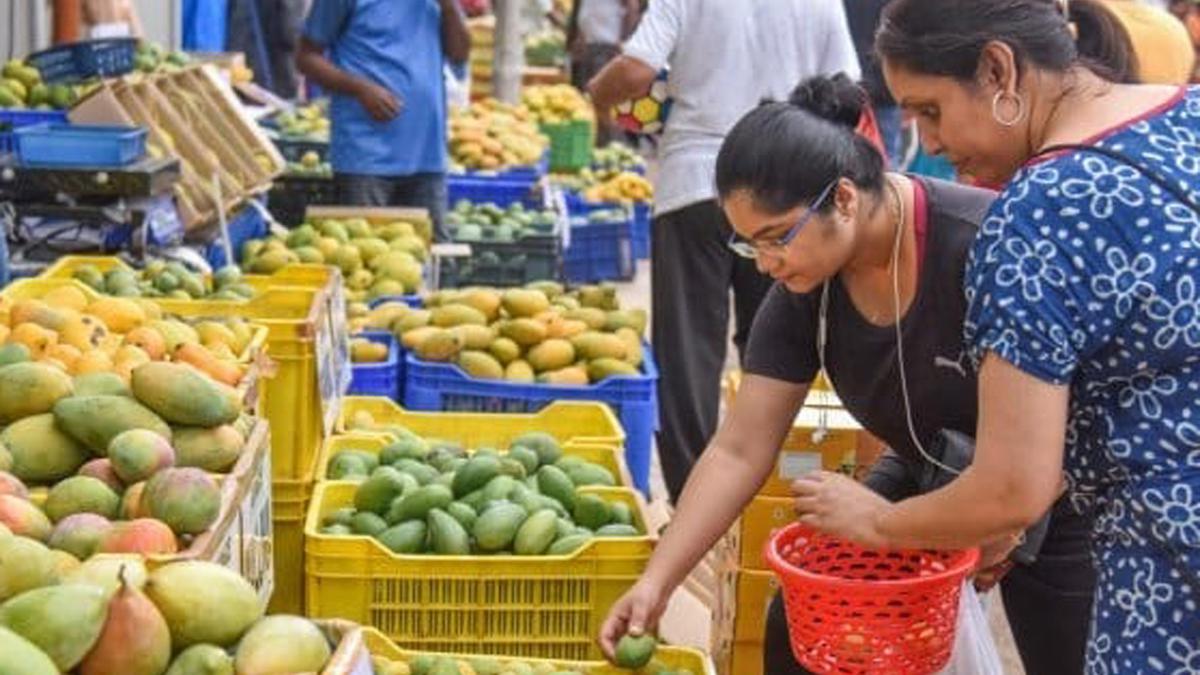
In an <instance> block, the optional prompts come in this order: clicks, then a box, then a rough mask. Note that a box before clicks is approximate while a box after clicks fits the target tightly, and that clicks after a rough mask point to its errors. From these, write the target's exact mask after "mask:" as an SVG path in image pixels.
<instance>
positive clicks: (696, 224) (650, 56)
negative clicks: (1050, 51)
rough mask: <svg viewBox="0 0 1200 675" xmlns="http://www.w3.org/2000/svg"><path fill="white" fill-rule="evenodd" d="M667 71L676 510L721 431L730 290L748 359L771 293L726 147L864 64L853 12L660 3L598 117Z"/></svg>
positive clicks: (667, 382) (664, 445)
mask: <svg viewBox="0 0 1200 675" xmlns="http://www.w3.org/2000/svg"><path fill="white" fill-rule="evenodd" d="M591 1H594V0H584V3H585V5H586V3H587V2H591ZM663 68H670V77H669V79H668V83H667V89H668V94H669V95H670V96H671V97H672V98H673V99H674V101H675V104H674V108H673V109H672V111H671V116H670V118H668V120H667V124H666V129H665V130H664V132H663V136H662V140H661V143H660V144H659V160H660V164H659V172H658V177H657V180H656V185H655V204H654V209H655V213H654V222H653V244H652V256H653V265H652V268H651V269H652V272H653V278H652V282H651V283H652V296H653V297H652V302H653V306H652V312H651V317H652V328H651V332H652V334H653V343H654V348H655V354H656V356H657V358H658V361H659V371H660V376H659V383H658V387H659V389H658V391H659V411H660V427H661V428H660V431H659V433H658V451H659V456H660V458H661V460H662V465H663V474H664V477H665V478H666V483H667V489H668V490H669V492H670V495H671V498H672V500H674V499H677V498H678V497H679V494H680V492H681V491H682V490H683V485H684V483H685V482H686V481H687V477H688V474H689V473H690V472H691V469H692V465H693V464H694V463H695V462H696V459H697V456H698V454H699V451H700V449H702V448H704V447H705V444H706V443H707V442H708V439H709V438H710V437H711V436H712V434H713V432H714V431H716V428H717V418H718V408H719V402H720V401H719V399H720V386H721V384H720V379H721V372H722V371H723V369H724V367H725V355H726V345H727V344H728V341H729V335H728V331H729V318H730V311H729V300H728V298H729V293H730V290H731V289H732V291H733V295H734V312H735V317H736V329H735V334H734V343H735V344H736V345H737V348H738V350H739V353H741V352H742V351H743V349H744V347H745V344H746V340H747V338H748V336H749V332H750V324H751V322H752V321H753V320H754V314H755V312H756V311H757V310H758V305H759V303H760V302H761V301H762V298H763V296H764V295H765V294H766V292H767V289H769V288H770V285H771V280H770V278H769V277H767V276H766V275H764V274H761V273H760V272H759V271H758V270H757V269H755V266H754V261H752V260H746V259H744V258H741V257H739V256H737V255H736V254H735V253H734V252H732V251H731V250H729V248H728V247H727V246H726V244H727V243H728V241H729V236H730V234H731V233H732V229H731V228H730V225H729V221H728V220H727V219H726V218H725V214H724V212H722V210H721V208H720V206H719V205H718V204H717V200H716V185H715V183H714V173H715V169H716V161H717V153H718V151H719V150H720V148H721V142H722V140H723V139H724V137H725V134H726V133H728V132H729V129H730V128H732V127H733V125H734V124H735V123H736V122H737V121H738V119H740V118H741V116H742V115H744V114H745V113H746V112H748V111H749V110H751V109H753V108H754V107H755V106H757V105H758V104H759V103H760V102H761V101H762V99H764V98H773V99H776V100H783V99H786V98H787V97H788V95H789V94H790V93H791V91H792V89H793V88H794V87H795V86H796V84H797V83H799V82H800V81H801V80H804V79H805V78H807V77H810V76H813V75H821V74H829V75H832V74H834V73H837V72H845V73H846V74H847V75H849V76H851V77H854V78H857V77H858V76H859V67H858V57H857V55H856V54H855V52H854V43H853V41H852V40H851V38H850V30H849V28H848V26H847V24H846V15H845V12H844V11H843V9H842V5H841V3H837V2H829V1H828V0H776V1H774V2H759V3H746V2H729V1H728V0H654V1H653V2H651V3H650V5H649V8H648V9H647V11H646V13H645V14H644V15H643V16H642V21H641V24H640V25H639V26H638V28H637V31H636V32H635V33H634V35H633V37H632V38H630V39H629V41H628V42H626V43H625V46H624V53H623V54H622V55H621V56H619V57H617V58H616V59H615V60H613V61H612V62H611V63H609V64H608V65H607V66H606V67H605V68H604V69H603V70H602V71H601V72H600V74H599V75H597V76H596V77H595V78H594V79H593V80H592V81H591V83H590V84H589V85H588V91H589V92H590V93H591V95H592V102H593V104H594V105H595V106H596V110H597V116H598V117H599V118H600V119H607V118H608V117H609V114H610V110H611V108H612V106H614V105H616V104H617V103H619V102H621V101H625V100H630V99H633V98H636V97H638V96H641V95H643V94H645V93H646V92H647V91H648V90H649V89H650V85H651V83H652V82H653V81H654V79H655V77H656V76H657V75H658V73H659V71H661V70H662V69H663ZM796 161H801V162H802V161H804V158H803V157H797V158H796Z"/></svg>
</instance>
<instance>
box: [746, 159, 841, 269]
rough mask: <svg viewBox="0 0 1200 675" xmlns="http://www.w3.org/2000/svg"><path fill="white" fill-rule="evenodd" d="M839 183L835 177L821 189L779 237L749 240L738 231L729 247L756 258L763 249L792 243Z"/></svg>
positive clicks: (776, 248)
mask: <svg viewBox="0 0 1200 675" xmlns="http://www.w3.org/2000/svg"><path fill="white" fill-rule="evenodd" d="M837 183H838V182H837V179H836V178H835V179H834V180H833V181H832V182H830V183H829V185H826V186H825V189H824V190H821V194H820V195H818V196H817V198H816V199H814V200H813V203H812V204H810V205H809V206H808V208H807V209H805V211H804V213H802V214H800V219H799V220H797V221H796V224H795V225H793V226H792V227H791V229H789V230H788V231H787V233H786V234H784V235H783V236H782V237H779V238H778V239H766V240H759V241H747V240H745V239H742V238H740V237H739V236H738V234H737V232H734V233H733V234H732V235H730V237H729V243H728V246H729V249H730V250H731V251H733V252H734V253H736V254H738V255H739V256H741V257H743V258H746V259H748V260H754V259H755V258H757V257H758V254H759V253H762V252H763V251H770V250H778V249H781V248H783V247H785V246H787V245H788V244H790V243H792V240H793V239H795V238H796V235H798V234H800V230H801V229H803V228H804V226H805V225H807V224H808V221H810V220H812V218H813V216H815V215H817V209H819V208H821V204H823V203H825V199H826V198H827V197H829V193H831V192H833V188H834V187H835V186H836V185H837Z"/></svg>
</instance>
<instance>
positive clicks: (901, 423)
mask: <svg viewBox="0 0 1200 675" xmlns="http://www.w3.org/2000/svg"><path fill="white" fill-rule="evenodd" d="M915 180H919V181H920V186H921V187H923V188H924V190H923V191H924V195H925V203H926V214H927V215H926V220H925V222H926V233H925V243H924V259H923V262H922V265H921V269H920V277H919V280H918V285H917V294H916V297H915V298H914V300H913V302H912V304H911V305H910V307H909V309H908V311H907V313H906V314H905V316H904V318H903V320H902V321H901V324H900V325H901V330H902V333H903V336H904V337H903V339H904V363H905V374H906V376H907V380H908V392H909V396H910V400H911V402H912V413H913V425H914V427H915V428H916V431H917V436H918V438H920V440H921V444H922V445H924V446H925V448H926V449H928V448H929V444H930V442H931V441H932V440H933V438H934V437H935V436H936V434H937V432H938V430H940V429H943V428H945V429H954V430H957V431H960V432H963V433H965V434H967V435H969V436H974V435H975V419H976V377H975V373H974V371H973V369H972V368H971V363H970V359H969V358H968V357H967V356H966V354H965V352H964V349H963V330H962V324H963V318H964V316H965V315H966V299H965V298H964V296H963V268H964V266H965V264H966V259H967V254H968V252H969V250H970V247H971V243H972V241H973V240H974V238H975V232H976V229H977V226H978V224H979V223H980V222H981V221H982V220H983V217H984V214H985V213H986V212H987V209H988V207H989V206H990V205H991V202H992V200H993V199H994V198H995V195H994V194H993V193H991V192H988V191H986V190H980V189H976V188H970V187H965V186H961V185H956V184H953V183H946V182H943V181H937V180H932V179H923V178H918V179H915ZM820 305H821V288H820V287H818V288H817V289H815V290H814V291H812V292H810V293H805V294H795V293H792V292H790V291H788V290H787V288H785V287H784V286H782V285H780V284H776V285H775V287H774V288H772V289H771V291H770V292H769V293H768V295H767V297H766V299H765V300H764V301H763V304H762V307H761V308H760V309H759V311H758V316H757V317H756V318H755V321H754V327H753V329H752V330H751V333H750V345H749V348H748V350H747V354H746V363H745V370H746V372H748V373H752V374H755V375H761V376H764V377H770V378H772V379H777V380H783V381H786V382H794V383H797V384H803V383H809V382H812V380H813V378H814V377H815V376H816V374H817V371H818V370H819V369H820V360H819V358H818V354H817V317H818V315H819V311H820ZM827 335H828V339H827V342H826V346H825V366H826V368H827V369H828V372H829V379H830V381H831V382H832V384H833V387H834V389H835V390H836V391H837V394H838V396H839V397H841V399H842V402H843V404H844V405H845V406H846V409H847V410H848V411H849V412H850V414H852V415H854V417H855V418H857V419H858V421H859V422H860V423H861V424H862V425H863V426H864V427H865V428H866V429H867V430H868V431H870V432H871V433H872V434H874V435H875V436H877V437H879V438H880V439H881V440H883V441H884V442H885V443H887V444H888V445H889V446H891V447H892V448H893V449H895V450H896V451H898V452H899V453H900V454H901V455H902V456H903V457H905V458H908V459H916V458H918V457H919V455H918V453H917V450H916V447H915V446H914V445H913V443H912V441H911V439H910V437H909V433H908V426H907V424H906V422H905V413H904V403H903V399H902V395H901V388H900V375H899V370H898V369H897V367H896V365H897V364H896V329H895V326H887V327H881V326H876V325H873V324H871V323H869V322H868V321H867V320H866V318H864V317H863V316H862V315H861V314H859V312H858V310H857V309H856V308H855V307H854V304H853V302H852V301H851V299H850V296H849V294H848V293H847V292H846V290H845V288H844V287H843V286H842V283H841V281H840V280H839V279H833V280H832V281H831V282H830V284H829V309H828V313H827Z"/></svg>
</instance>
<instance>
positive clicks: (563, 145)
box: [542, 120, 596, 172]
mask: <svg viewBox="0 0 1200 675" xmlns="http://www.w3.org/2000/svg"><path fill="white" fill-rule="evenodd" d="M542 133H543V134H546V136H548V137H549V138H550V170H551V171H571V172H574V171H579V170H580V169H585V168H587V167H589V166H591V164H592V146H593V145H595V141H596V130H595V127H594V126H593V125H592V123H591V122H589V121H587V120H573V121H571V122H563V123H562V124H543V125H542Z"/></svg>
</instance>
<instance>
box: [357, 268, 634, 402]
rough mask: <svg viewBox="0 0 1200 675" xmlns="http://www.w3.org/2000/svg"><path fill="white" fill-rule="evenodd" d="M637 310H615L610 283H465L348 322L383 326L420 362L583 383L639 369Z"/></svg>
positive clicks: (479, 373) (474, 373) (482, 373)
mask: <svg viewBox="0 0 1200 675" xmlns="http://www.w3.org/2000/svg"><path fill="white" fill-rule="evenodd" d="M646 321H647V315H646V312H645V310H640V309H635V310H623V309H620V307H619V303H618V301H617V296H616V288H615V287H613V286H611V285H608V284H602V285H599V286H590V285H589V286H580V287H579V288H575V289H572V290H570V291H567V290H566V289H564V287H563V286H562V284H559V283H558V282H554V281H536V282H533V283H531V284H529V285H527V286H526V287H524V288H510V289H505V290H502V289H495V288H487V287H470V288H462V289H454V290H442V291H437V292H435V293H432V294H429V295H428V296H426V297H425V307H424V308H422V309H413V308H410V307H408V306H406V305H404V304H402V303H385V304H382V305H380V306H379V307H377V308H375V309H374V310H369V311H368V312H367V313H366V314H365V315H360V314H355V315H353V316H352V317H351V325H352V327H354V328H360V329H374V330H391V331H392V332H393V333H394V334H395V335H396V336H397V337H399V338H400V341H401V343H402V344H403V345H404V347H405V349H409V350H412V351H414V352H415V353H416V355H417V356H418V357H419V358H421V359H424V360H426V361H441V362H451V363H456V364H458V366H459V367H461V368H462V369H463V370H464V371H466V373H467V374H468V375H470V376H471V377H475V378H480V379H492V380H501V379H503V380H509V381H512V382H526V383H531V382H540V383H544V384H560V385H587V384H590V383H595V382H600V381H602V380H604V379H605V378H607V377H611V376H636V375H639V374H640V373H641V371H640V367H641V365H642V359H643V356H644V355H643V352H642V336H643V335H644V334H645V331H646Z"/></svg>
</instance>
